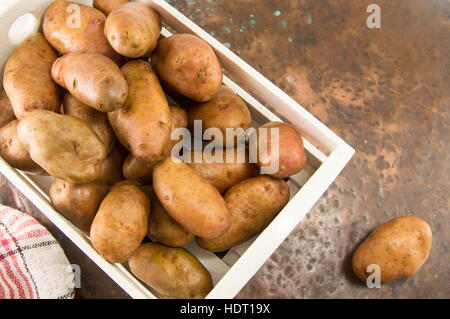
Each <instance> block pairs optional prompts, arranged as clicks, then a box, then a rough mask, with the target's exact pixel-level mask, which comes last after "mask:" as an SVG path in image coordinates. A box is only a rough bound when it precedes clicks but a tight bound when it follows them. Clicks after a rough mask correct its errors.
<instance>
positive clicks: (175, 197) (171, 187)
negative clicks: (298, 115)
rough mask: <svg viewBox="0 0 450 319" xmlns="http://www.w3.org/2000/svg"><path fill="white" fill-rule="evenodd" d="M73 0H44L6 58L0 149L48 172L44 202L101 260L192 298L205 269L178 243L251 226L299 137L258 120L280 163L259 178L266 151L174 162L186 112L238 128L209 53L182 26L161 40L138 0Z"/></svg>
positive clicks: (235, 100) (297, 150) (207, 278)
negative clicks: (250, 156)
mask: <svg viewBox="0 0 450 319" xmlns="http://www.w3.org/2000/svg"><path fill="white" fill-rule="evenodd" d="M74 4H76V3H74V2H70V1H62V0H57V1H55V2H53V3H52V4H51V5H50V6H49V7H48V9H47V11H46V13H45V16H44V20H43V33H36V34H33V35H31V36H30V37H28V38H27V39H26V40H25V41H24V42H23V43H21V44H20V45H19V46H17V48H16V49H15V51H14V52H13V53H12V55H11V56H10V57H9V59H8V61H7V63H6V65H5V70H4V78H3V85H4V91H3V90H2V92H1V95H0V124H1V126H2V127H1V128H0V154H1V155H2V157H3V158H4V159H5V160H6V161H8V162H9V163H10V164H11V165H12V166H14V167H16V168H17V169H19V170H22V171H25V172H27V173H30V174H41V175H51V176H53V177H55V178H56V180H55V182H54V184H53V185H52V186H51V189H50V198H51V201H52V204H53V206H54V207H55V209H56V210H57V211H59V212H60V213H61V214H62V215H64V216H65V217H66V218H67V219H69V220H70V221H71V222H72V223H73V224H74V225H76V226H77V227H78V228H79V229H80V230H82V231H84V232H86V233H87V234H89V235H90V239H91V242H92V245H93V247H94V248H95V249H96V250H97V251H98V252H99V253H100V254H101V255H102V256H103V257H104V258H105V259H106V260H108V261H110V262H114V263H124V262H128V263H129V266H130V269H131V271H132V273H133V274H134V275H135V276H136V277H138V278H139V279H141V280H142V281H144V282H145V283H147V284H148V285H150V286H151V287H152V288H153V289H155V290H156V291H157V292H158V293H160V294H161V295H163V296H167V297H175V298H202V297H204V296H205V295H207V294H208V292H209V291H210V290H211V289H212V287H213V284H212V280H211V275H210V274H209V272H208V271H207V270H206V268H205V267H204V266H203V265H202V264H201V263H200V262H199V261H198V260H197V259H196V258H195V257H194V256H193V255H192V254H190V253H189V252H188V251H186V250H184V249H183V248H178V247H180V246H183V245H185V244H186V243H187V242H189V241H191V240H194V239H196V240H197V243H198V244H199V246H200V247H203V248H204V249H207V250H209V251H224V250H228V249H230V248H231V247H233V246H235V245H237V244H239V243H242V242H244V241H246V240H248V239H249V238H251V237H252V236H254V235H256V234H257V233H259V232H260V231H262V230H263V229H264V228H265V227H266V226H267V225H268V224H269V223H270V222H271V221H272V220H273V218H274V217H275V216H276V215H277V214H278V213H279V212H280V210H281V209H282V208H283V206H284V205H285V204H286V203H287V202H288V200H289V187H288V185H287V183H286V181H285V180H284V179H285V178H287V177H289V176H290V175H292V174H295V173H297V172H299V171H300V170H301V169H302V168H303V166H304V165H305V162H306V156H305V151H304V148H303V142H302V138H301V135H300V133H299V132H298V131H297V130H296V129H295V128H294V127H292V126H291V125H289V124H285V123H267V124H265V125H264V126H265V127H268V128H270V127H276V128H279V131H280V149H279V155H280V157H279V163H280V169H279V170H278V171H277V172H275V173H274V174H271V176H269V175H261V174H260V169H259V167H258V166H261V167H262V166H264V165H269V164H270V162H271V160H272V159H271V158H270V156H269V158H258V163H256V164H251V163H249V161H247V162H245V163H207V162H205V161H203V162H201V163H184V162H180V161H176V160H175V159H174V158H172V157H171V150H172V147H173V146H174V145H175V144H176V143H178V142H179V141H178V140H172V139H171V132H172V131H173V130H174V129H176V128H190V129H192V125H193V121H194V120H202V121H203V130H206V129H208V128H210V127H216V128H219V129H220V130H222V131H223V132H224V133H225V131H226V128H242V129H243V130H246V129H248V128H249V127H251V115H250V112H249V110H248V108H247V106H246V104H245V103H244V101H242V100H241V99H240V98H239V97H238V96H237V95H236V94H235V93H234V92H233V91H231V90H230V89H228V88H227V87H225V86H223V85H222V67H221V65H220V62H219V60H218V58H217V57H216V55H215V53H214V51H213V50H212V48H211V47H210V46H209V45H208V44H207V43H206V42H204V41H203V40H201V39H200V38H198V37H195V36H193V35H189V34H177V35H173V36H171V37H169V38H165V39H161V40H160V39H159V33H160V30H161V21H160V17H159V15H158V14H157V13H156V12H155V11H154V10H153V9H151V8H150V7H147V6H146V5H144V4H142V3H136V2H127V1H123V0H122V1H120V0H115V1H105V0H103V1H94V7H95V8H92V7H89V6H85V5H81V4H77V5H78V6H79V8H80V14H81V16H80V19H79V21H77V19H74V21H72V15H73V11H70V10H68V6H69V5H74ZM105 14H106V15H107V16H106V15H105ZM77 22H79V25H76V23H77ZM74 23H75V25H73V24H74ZM149 60H150V62H148V61H149ZM163 88H164V89H163ZM166 94H168V95H170V96H171V97H174V99H175V100H177V99H176V98H175V97H178V100H177V101H181V102H179V104H180V105H181V106H171V105H169V104H168V101H167V98H166ZM268 143H270V141H268ZM197 152H198V150H197ZM194 155H195V152H192V156H194ZM200 156H201V154H200ZM146 236H149V237H151V240H152V242H149V240H145V241H146V243H143V241H144V238H145V237H146Z"/></svg>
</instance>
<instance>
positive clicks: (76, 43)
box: [42, 0, 120, 62]
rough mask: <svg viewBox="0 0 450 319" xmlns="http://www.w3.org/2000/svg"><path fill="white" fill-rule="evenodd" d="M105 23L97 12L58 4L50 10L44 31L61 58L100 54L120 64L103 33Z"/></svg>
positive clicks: (53, 5)
mask: <svg viewBox="0 0 450 319" xmlns="http://www.w3.org/2000/svg"><path fill="white" fill-rule="evenodd" d="M105 21H106V16H105V15H104V14H103V13H102V12H101V11H99V10H97V9H95V8H92V7H89V6H86V5H83V4H81V3H77V2H72V1H62V0H57V1H55V2H53V3H52V4H51V5H50V6H49V7H48V8H47V11H46V12H45V15H44V21H43V23H42V28H43V29H44V35H45V37H46V38H47V40H48V42H50V44H51V45H52V46H53V47H54V48H55V49H56V50H57V51H58V52H59V53H61V54H67V53H71V52H87V53H98V54H101V55H105V56H107V57H108V58H110V59H112V60H113V61H115V62H118V61H119V60H120V55H119V54H118V53H117V52H115V51H114V50H113V48H112V47H111V45H110V44H109V42H108V40H107V39H106V37H105V34H104V33H103V30H104V28H105Z"/></svg>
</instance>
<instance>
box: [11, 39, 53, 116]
mask: <svg viewBox="0 0 450 319" xmlns="http://www.w3.org/2000/svg"><path fill="white" fill-rule="evenodd" d="M56 58H57V55H56V52H55V51H54V50H53V48H52V47H51V46H50V44H48V42H47V40H45V38H44V36H43V35H42V34H41V33H35V34H33V35H31V36H29V37H28V38H27V39H26V40H25V41H24V42H22V43H21V44H20V45H19V46H17V47H16V49H15V50H14V52H13V53H12V54H11V56H10V57H9V59H8V61H7V62H6V65H5V72H4V75H3V86H4V88H5V92H6V94H7V95H8V97H9V99H10V101H11V105H12V108H13V110H14V114H15V115H16V117H17V118H18V119H19V120H20V119H22V118H24V117H25V116H26V115H27V114H28V113H29V112H31V111H33V110H49V111H55V112H57V111H58V110H59V107H60V103H61V102H60V100H61V97H60V90H59V88H58V86H57V85H56V83H55V82H53V80H52V77H51V74H50V70H51V68H52V64H53V62H54V61H55V60H56Z"/></svg>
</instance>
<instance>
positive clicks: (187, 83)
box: [151, 34, 222, 102]
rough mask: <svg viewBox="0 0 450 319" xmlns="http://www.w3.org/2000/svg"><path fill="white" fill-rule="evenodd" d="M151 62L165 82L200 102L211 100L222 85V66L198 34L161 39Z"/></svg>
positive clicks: (177, 35)
mask: <svg viewBox="0 0 450 319" xmlns="http://www.w3.org/2000/svg"><path fill="white" fill-rule="evenodd" d="M151 63H152V67H153V68H154V70H155V72H156V74H158V77H159V78H160V79H161V82H162V83H164V84H165V85H167V86H169V87H170V88H171V89H173V90H175V91H176V92H178V93H181V94H183V95H185V96H187V97H189V98H191V99H193V100H194V101H197V102H205V101H208V100H210V99H211V98H212V97H213V96H214V95H215V94H217V92H218V91H219V89H220V85H221V84H222V67H221V65H220V62H219V60H218V59H217V57H216V55H215V53H214V51H213V49H212V48H211V47H210V46H209V45H208V43H206V42H205V41H203V40H202V39H200V38H199V37H196V36H195V35H191V34H175V35H172V36H170V37H168V38H165V39H161V40H159V41H158V44H157V46H156V49H155V50H154V51H153V52H152V59H151Z"/></svg>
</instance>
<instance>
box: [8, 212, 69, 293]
mask: <svg viewBox="0 0 450 319" xmlns="http://www.w3.org/2000/svg"><path fill="white" fill-rule="evenodd" d="M73 287H74V275H73V272H72V267H71V265H70V263H69V261H68V260H67V258H66V256H65V254H64V251H63V250H62V248H61V246H59V244H58V242H57V241H56V240H55V238H54V237H53V236H52V235H51V234H50V233H49V232H48V230H47V229H46V228H45V227H43V226H42V225H41V224H39V223H38V222H37V221H36V220H35V219H34V218H33V217H31V216H29V215H27V214H24V213H22V212H20V211H18V210H15V209H12V208H10V207H7V206H3V205H0V299H50V298H51V299H54V298H59V299H69V298H73V297H74V289H73Z"/></svg>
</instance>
